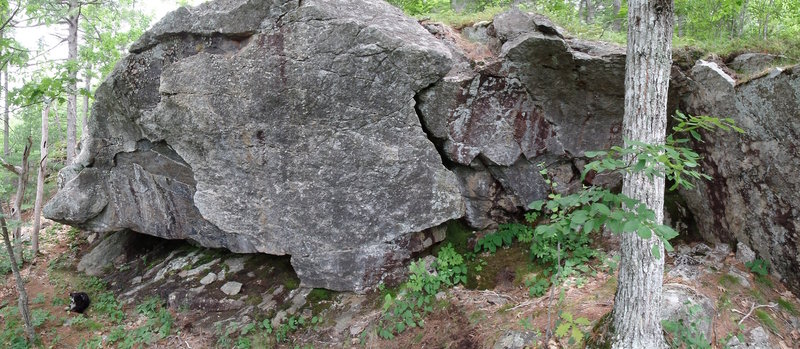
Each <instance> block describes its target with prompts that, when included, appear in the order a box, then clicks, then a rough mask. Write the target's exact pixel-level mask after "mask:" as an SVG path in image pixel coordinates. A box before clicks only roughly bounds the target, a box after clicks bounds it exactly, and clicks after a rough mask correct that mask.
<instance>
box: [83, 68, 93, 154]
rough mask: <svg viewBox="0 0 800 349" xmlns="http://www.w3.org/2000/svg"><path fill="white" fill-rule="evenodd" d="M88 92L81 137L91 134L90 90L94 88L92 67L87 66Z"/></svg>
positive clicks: (85, 98) (85, 99) (84, 102)
mask: <svg viewBox="0 0 800 349" xmlns="http://www.w3.org/2000/svg"><path fill="white" fill-rule="evenodd" d="M85 79H86V85H84V88H85V89H86V94H84V95H83V124H82V127H81V138H83V137H86V135H88V134H89V91H91V88H92V76H91V68H86V77H85Z"/></svg>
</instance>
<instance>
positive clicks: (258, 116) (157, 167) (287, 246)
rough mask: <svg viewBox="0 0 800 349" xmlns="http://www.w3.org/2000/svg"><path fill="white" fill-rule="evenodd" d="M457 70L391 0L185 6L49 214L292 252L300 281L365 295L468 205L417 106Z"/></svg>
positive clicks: (102, 122) (115, 87)
mask: <svg viewBox="0 0 800 349" xmlns="http://www.w3.org/2000/svg"><path fill="white" fill-rule="evenodd" d="M450 66H451V55H450V53H449V52H448V50H447V49H446V48H445V46H444V45H443V44H442V43H440V42H439V41H437V40H435V39H434V38H433V37H432V36H431V35H430V34H429V33H427V32H426V31H425V30H424V29H423V28H422V27H421V26H420V25H419V24H418V23H416V22H415V21H413V20H411V19H408V18H406V17H405V16H403V14H402V13H401V12H400V11H399V10H397V9H395V8H393V7H391V6H390V5H388V4H386V3H384V2H383V1H377V0H375V1H373V0H345V1H336V2H335V4H334V3H333V2H330V1H322V0H317V1H314V0H307V1H302V2H299V1H281V0H272V1H261V0H219V1H212V2H209V3H206V4H204V5H201V6H199V7H197V8H194V9H180V10H178V11H175V12H173V13H171V14H170V15H168V16H167V17H166V18H165V19H163V20H162V21H161V22H160V23H158V24H157V25H155V27H153V28H152V29H151V30H150V31H149V32H148V33H147V34H145V35H144V36H143V37H142V38H141V39H140V40H139V41H138V42H137V43H136V44H134V45H133V47H132V48H131V54H130V55H129V56H128V57H126V58H125V59H123V60H122V61H121V62H120V63H118V64H117V66H116V68H115V70H114V71H113V73H112V74H111V76H110V77H109V78H108V79H107V80H106V81H105V82H104V83H103V84H102V86H101V87H100V88H98V91H97V95H96V101H97V102H96V103H95V106H94V109H93V116H94V117H93V120H92V121H93V122H92V123H91V124H90V126H89V129H90V131H89V133H90V137H89V138H87V139H86V141H85V142H84V144H83V151H82V153H81V155H80V157H79V159H78V162H77V163H76V164H75V165H74V166H72V167H70V168H67V169H66V170H64V171H63V172H62V173H61V182H62V185H63V187H62V188H61V190H60V191H59V193H58V194H57V195H56V197H54V198H53V200H52V201H51V202H49V203H48V205H47V206H46V207H45V215H46V216H47V217H51V218H52V219H54V220H57V221H60V222H64V223H67V224H70V225H75V226H78V227H82V228H86V229H91V230H95V231H116V230H123V229H130V230H134V231H137V232H140V233H145V234H150V235H156V236H161V237H165V238H170V239H188V240H193V241H195V242H197V243H199V244H201V245H203V246H207V247H224V248H228V249H230V250H231V251H234V252H243V253H254V252H262V253H269V254H276V255H283V254H290V255H292V264H293V266H294V267H295V270H296V271H297V273H298V275H299V276H300V278H301V280H302V282H303V283H304V284H305V285H308V286H311V287H324V288H328V289H334V290H355V291H363V290H365V289H366V288H368V287H370V286H372V285H374V284H376V283H377V282H379V281H380V278H381V277H382V276H383V275H384V274H385V270H386V269H387V268H391V267H392V266H394V265H398V264H400V262H402V261H403V260H404V259H407V258H408V256H409V253H410V252H409V251H408V249H407V248H406V245H408V241H409V239H410V236H411V235H412V233H415V232H421V231H424V230H426V229H428V228H432V227H435V226H437V225H439V224H441V223H443V222H445V221H447V220H450V219H456V218H460V217H461V216H462V215H463V212H464V204H463V200H462V198H461V195H460V192H459V189H458V182H457V179H456V177H455V175H454V174H453V173H452V172H450V171H448V170H447V169H446V168H445V167H444V166H443V165H442V160H441V158H440V157H439V155H438V154H437V152H436V149H435V147H434V145H433V144H432V143H431V142H430V141H429V140H428V138H427V137H426V134H425V133H424V131H423V128H422V127H421V124H420V120H419V117H418V116H417V114H416V113H415V109H414V105H415V101H414V96H415V95H416V94H417V92H418V91H420V90H422V89H424V88H426V87H428V86H430V85H431V84H433V83H434V82H436V81H437V80H439V79H440V78H441V77H442V76H444V75H445V74H446V73H447V71H448V70H449V69H450Z"/></svg>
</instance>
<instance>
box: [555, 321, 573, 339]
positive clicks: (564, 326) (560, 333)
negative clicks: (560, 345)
mask: <svg viewBox="0 0 800 349" xmlns="http://www.w3.org/2000/svg"><path fill="white" fill-rule="evenodd" d="M569 327H570V323H569V322H562V323H561V325H558V328H556V337H564V336H566V335H567V332H568V331H569Z"/></svg>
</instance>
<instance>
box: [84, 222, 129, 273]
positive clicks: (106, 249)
mask: <svg viewBox="0 0 800 349" xmlns="http://www.w3.org/2000/svg"><path fill="white" fill-rule="evenodd" d="M135 239H136V233H134V232H131V231H120V232H117V233H114V234H108V236H106V238H105V239H104V240H103V241H101V242H100V243H99V244H97V246H95V247H94V248H93V249H92V250H91V251H90V252H89V253H87V254H85V255H84V256H83V257H81V260H80V262H78V271H81V272H84V273H86V275H92V276H98V275H102V274H103V271H105V269H106V268H108V267H111V266H113V265H114V264H113V262H114V260H115V259H117V258H118V257H120V256H123V255H124V254H125V250H126V249H127V247H128V245H129V244H130V243H131V242H132V241H133V240H135Z"/></svg>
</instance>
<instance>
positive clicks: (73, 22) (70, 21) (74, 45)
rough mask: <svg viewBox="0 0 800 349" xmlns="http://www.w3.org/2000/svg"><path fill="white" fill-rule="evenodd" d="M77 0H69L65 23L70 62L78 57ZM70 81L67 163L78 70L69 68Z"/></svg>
mask: <svg viewBox="0 0 800 349" xmlns="http://www.w3.org/2000/svg"><path fill="white" fill-rule="evenodd" d="M79 6H80V5H79V4H78V1H77V0H70V2H69V17H68V18H67V25H68V28H69V36H68V37H67V43H68V46H69V56H68V59H69V60H70V61H72V62H74V61H77V59H78V18H79V17H80V9H79ZM69 78H70V81H69V83H68V86H67V94H68V95H67V165H69V164H71V163H72V161H73V159H75V149H76V148H77V147H76V146H75V144H76V138H77V135H76V134H77V132H76V124H77V120H78V84H77V82H76V81H77V78H78V70H77V69H70V71H69Z"/></svg>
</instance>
